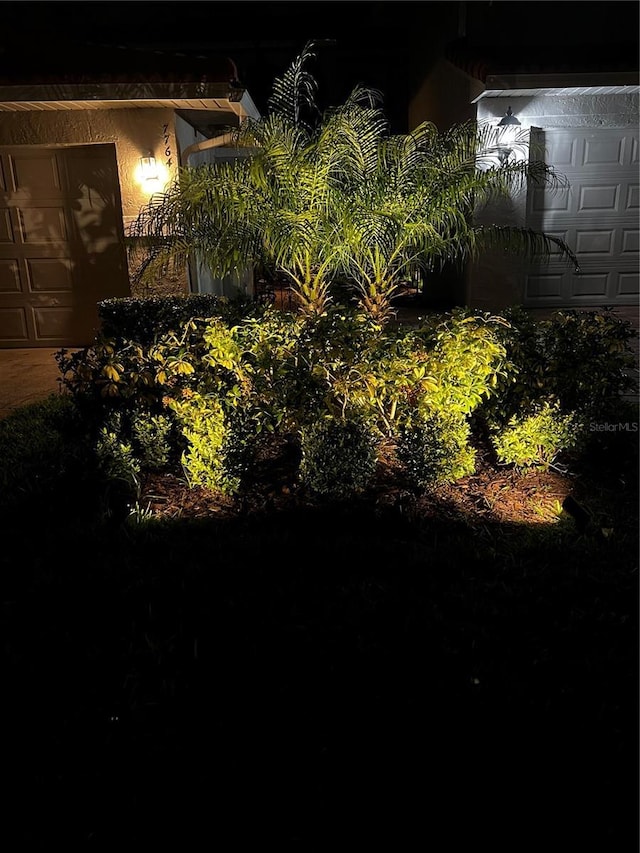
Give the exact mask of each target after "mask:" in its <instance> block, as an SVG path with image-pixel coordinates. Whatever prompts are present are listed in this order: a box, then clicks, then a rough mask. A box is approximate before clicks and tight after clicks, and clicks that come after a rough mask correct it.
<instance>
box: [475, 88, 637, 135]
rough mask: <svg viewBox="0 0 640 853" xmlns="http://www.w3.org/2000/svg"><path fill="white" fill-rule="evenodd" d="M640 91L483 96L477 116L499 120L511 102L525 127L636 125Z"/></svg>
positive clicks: (515, 113)
mask: <svg viewBox="0 0 640 853" xmlns="http://www.w3.org/2000/svg"><path fill="white" fill-rule="evenodd" d="M639 103H640V101H639V96H638V95H580V96H575V97H572V98H568V97H561V96H558V95H538V96H535V97H521V98H509V99H506V98H482V99H481V100H480V101H479V102H478V105H477V106H478V120H480V121H495V122H496V124H497V123H498V122H499V121H500V119H501V118H502V116H503V115H504V114H505V112H506V109H507V106H509V105H511V109H512V110H513V112H514V115H516V116H517V117H518V120H519V121H520V123H521V124H522V126H523V128H524V127H542V128H545V127H637V126H638V106H639Z"/></svg>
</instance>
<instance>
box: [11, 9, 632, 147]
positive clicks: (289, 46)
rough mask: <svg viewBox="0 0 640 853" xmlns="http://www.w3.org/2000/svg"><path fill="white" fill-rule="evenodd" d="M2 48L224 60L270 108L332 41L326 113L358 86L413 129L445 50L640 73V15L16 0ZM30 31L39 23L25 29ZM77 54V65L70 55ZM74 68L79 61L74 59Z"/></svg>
mask: <svg viewBox="0 0 640 853" xmlns="http://www.w3.org/2000/svg"><path fill="white" fill-rule="evenodd" d="M2 5H3V11H4V12H5V21H6V22H7V23H6V25H5V27H4V29H3V32H2V33H0V43H1V42H2V41H3V40H4V41H5V42H6V41H7V40H8V39H15V38H23V37H24V33H25V32H28V37H29V39H31V40H34V39H35V40H36V41H37V40H38V39H40V40H44V41H46V42H49V43H50V42H51V40H52V39H56V40H59V42H60V46H61V50H65V51H66V50H68V48H67V47H66V44H65V43H66V42H68V41H71V42H73V41H74V40H75V41H79V42H85V43H86V42H90V43H98V44H119V45H129V46H135V47H137V48H140V49H145V50H164V51H176V50H177V51H184V52H187V53H190V52H198V53H203V54H218V55H224V56H228V57H230V58H231V59H233V60H234V62H235V63H236V66H237V68H238V76H239V79H240V82H241V83H242V84H243V85H244V86H245V87H246V88H247V90H248V91H249V93H250V95H251V96H252V98H253V100H254V101H255V103H256V105H257V106H258V108H259V109H260V110H261V111H264V110H265V108H266V102H267V98H268V96H269V94H270V91H271V85H272V82H273V79H274V77H276V76H280V75H281V74H282V73H283V72H284V70H285V69H286V67H287V66H288V64H289V63H290V62H291V61H292V60H293V58H294V57H295V56H296V55H297V54H298V53H299V51H300V50H301V49H302V47H303V46H304V44H305V43H306V42H307V41H308V40H314V41H318V42H319V41H322V40H324V43H323V44H322V45H318V48H317V54H318V55H317V58H316V60H315V61H314V63H313V65H311V66H310V67H309V70H310V71H312V73H313V74H314V76H315V77H316V79H317V80H318V84H319V103H320V106H321V107H326V106H331V105H332V104H336V103H340V102H341V101H342V100H343V99H344V98H345V97H346V96H347V95H348V93H349V92H350V91H351V89H352V88H353V86H354V85H356V84H364V85H367V86H371V87H374V88H377V89H379V90H380V91H381V92H382V94H383V97H384V103H385V108H386V111H387V114H388V116H389V118H390V120H391V121H392V124H394V125H395V126H396V129H398V130H400V131H402V130H404V128H403V127H402V124H403V122H404V120H405V116H406V104H407V102H408V99H409V98H410V97H411V94H412V92H413V91H414V90H415V87H416V86H417V85H418V84H419V81H420V80H421V79H423V78H424V74H425V72H428V70H429V67H430V65H431V64H432V63H433V62H435V61H436V59H437V57H438V56H440V55H441V54H442V50H443V47H444V46H445V45H447V44H449V43H451V42H452V41H454V40H456V39H460V38H463V39H464V40H465V41H466V42H468V43H469V44H471V45H475V46H476V47H479V49H481V50H484V49H487V48H488V49H490V50H492V51H493V53H494V54H497V55H498V56H501V55H504V56H507V55H509V56H513V57H514V59H515V61H519V60H520V59H521V58H524V59H527V61H529V62H530V61H531V60H532V58H533V59H535V60H536V61H547V60H548V61H551V62H556V63H557V62H562V61H563V60H564V59H565V54H566V57H567V61H569V59H568V57H571V61H575V57H576V56H577V57H581V59H582V61H583V62H585V61H587V62H588V61H593V62H594V63H597V62H598V61H600V60H601V59H602V57H603V56H604V55H606V54H607V53H609V54H614V55H615V56H618V57H619V56H626V57H627V58H628V64H629V65H630V66H631V69H630V70H635V69H637V68H638V53H637V51H638V27H639V18H638V10H639V8H640V4H638V3H637V2H635V0H622V2H607V1H606V0H597V1H594V2H580V3H576V2H551V0H549V2H548V0H538V2H515V0H504V1H501V0H497V2H496V1H495V0H494V2H492V1H491V0H473V1H472V2H467V3H459V2H457V0H442V1H441V2H420V0H406V1H405V0H382V2H370V0H346V2H345V0H324V2H303V0H281V1H280V2H273V1H272V0H232V2H231V1H230V2H226V0H213V2H207V0H204V2H163V0H142V1H141V2H130V0H120V2H113V1H112V2H56V0H48V2H37V0H34V2H29V0H26V2H4V3H3V4H2ZM25 23H26V24H27V26H25ZM69 56H70V57H72V56H73V52H72V50H69ZM70 61H72V60H70Z"/></svg>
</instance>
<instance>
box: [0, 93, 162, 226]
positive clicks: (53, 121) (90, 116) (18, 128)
mask: <svg viewBox="0 0 640 853" xmlns="http://www.w3.org/2000/svg"><path fill="white" fill-rule="evenodd" d="M107 142H112V143H113V144H114V145H115V146H116V156H117V161H118V175H119V180H120V195H121V197H122V218H123V225H124V226H125V228H126V226H127V225H128V223H129V222H130V221H131V220H132V219H134V218H135V216H136V215H137V214H138V211H139V210H140V208H141V207H142V205H144V204H145V203H146V202H147V201H148V200H149V197H150V195H151V193H152V191H156V192H157V191H158V190H160V189H162V187H163V186H164V184H165V183H166V182H167V181H170V180H171V179H172V178H173V177H174V176H175V168H176V165H177V146H176V139H175V126H174V112H173V110H171V109H161V108H158V109H120V110H108V109H105V110H65V111H55V112H54V111H51V112H36V111H34V112H15V113H14V112H3V113H2V121H1V122H0V145H90V144H96V143H107ZM149 152H152V153H153V154H154V156H155V157H156V160H157V162H158V167H159V169H160V170H161V180H160V181H158V182H154V183H153V185H151V184H149V185H148V186H142V185H141V184H140V183H139V171H138V170H139V165H140V158H141V157H143V156H146V155H147V154H148V153H149Z"/></svg>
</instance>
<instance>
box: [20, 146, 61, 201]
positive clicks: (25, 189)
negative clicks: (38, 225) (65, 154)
mask: <svg viewBox="0 0 640 853" xmlns="http://www.w3.org/2000/svg"><path fill="white" fill-rule="evenodd" d="M8 159H9V167H10V174H11V178H12V186H11V190H13V192H17V193H24V194H27V193H28V195H29V197H30V198H39V197H40V198H41V197H43V196H44V197H50V196H54V195H58V194H60V193H61V190H62V185H61V182H60V169H59V166H58V159H57V156H56V152H55V151H42V152H35V151H25V152H24V154H10V155H9V158H8Z"/></svg>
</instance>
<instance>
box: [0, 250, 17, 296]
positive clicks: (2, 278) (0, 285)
mask: <svg viewBox="0 0 640 853" xmlns="http://www.w3.org/2000/svg"><path fill="white" fill-rule="evenodd" d="M21 290H22V283H21V281H20V265H19V263H18V260H17V258H6V259H4V258H3V259H0V293H20V291H21Z"/></svg>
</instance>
